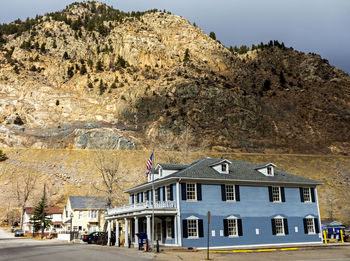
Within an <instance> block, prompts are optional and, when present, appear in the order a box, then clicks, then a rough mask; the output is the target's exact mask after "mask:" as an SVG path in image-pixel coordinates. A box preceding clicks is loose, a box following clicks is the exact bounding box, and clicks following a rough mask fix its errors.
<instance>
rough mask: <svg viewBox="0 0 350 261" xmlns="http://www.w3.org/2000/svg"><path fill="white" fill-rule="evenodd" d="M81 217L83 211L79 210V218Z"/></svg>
mask: <svg viewBox="0 0 350 261" xmlns="http://www.w3.org/2000/svg"><path fill="white" fill-rule="evenodd" d="M82 218H83V211H79V219H82Z"/></svg>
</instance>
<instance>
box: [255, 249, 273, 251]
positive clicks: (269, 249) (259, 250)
mask: <svg viewBox="0 0 350 261" xmlns="http://www.w3.org/2000/svg"><path fill="white" fill-rule="evenodd" d="M276 250H277V249H258V250H257V251H258V252H268V251H276Z"/></svg>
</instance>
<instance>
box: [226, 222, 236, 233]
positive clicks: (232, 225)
mask: <svg viewBox="0 0 350 261" xmlns="http://www.w3.org/2000/svg"><path fill="white" fill-rule="evenodd" d="M227 229H228V235H229V236H238V229H237V219H228V220H227Z"/></svg>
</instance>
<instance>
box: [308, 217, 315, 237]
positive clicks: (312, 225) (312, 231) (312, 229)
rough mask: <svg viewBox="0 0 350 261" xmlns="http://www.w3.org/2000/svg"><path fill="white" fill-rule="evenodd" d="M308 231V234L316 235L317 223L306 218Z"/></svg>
mask: <svg viewBox="0 0 350 261" xmlns="http://www.w3.org/2000/svg"><path fill="white" fill-rule="evenodd" d="M305 220H306V229H307V233H308V234H315V233H316V232H315V223H314V219H313V218H305Z"/></svg>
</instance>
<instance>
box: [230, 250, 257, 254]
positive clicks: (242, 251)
mask: <svg viewBox="0 0 350 261" xmlns="http://www.w3.org/2000/svg"><path fill="white" fill-rule="evenodd" d="M232 252H233V253H251V252H253V250H232Z"/></svg>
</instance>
